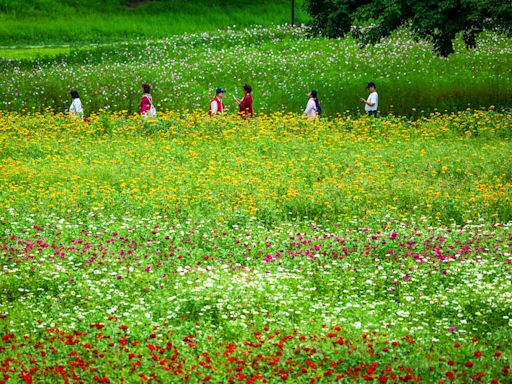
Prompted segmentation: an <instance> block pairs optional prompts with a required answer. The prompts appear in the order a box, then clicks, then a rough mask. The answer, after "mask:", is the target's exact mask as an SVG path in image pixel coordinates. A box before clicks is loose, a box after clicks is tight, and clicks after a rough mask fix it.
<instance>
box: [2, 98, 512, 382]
mask: <svg viewBox="0 0 512 384" xmlns="http://www.w3.org/2000/svg"><path fill="white" fill-rule="evenodd" d="M511 118H512V115H511V114H510V112H500V111H495V110H494V109H493V108H491V109H489V110H465V111H461V112H457V113H452V114H440V113H433V114H431V115H430V116H428V117H425V118H422V119H418V120H409V119H406V118H399V117H391V116H388V117H386V118H380V119H367V118H359V117H357V116H350V115H346V116H343V117H338V118H333V119H320V120H318V121H315V122H312V121H310V120H308V119H304V118H302V117H300V116H298V115H296V114H286V113H275V114H268V115H263V114H262V115H260V116H258V117H256V118H254V119H252V120H250V121H243V120H241V119H240V118H239V117H237V116H236V115H235V116H226V117H225V118H223V119H211V118H209V117H207V116H205V114H204V113H202V114H197V113H190V112H170V113H167V114H164V113H161V114H160V116H159V118H158V120H141V119H140V118H139V117H137V116H126V114H124V113H118V114H115V113H100V114H93V115H92V116H91V118H90V122H89V123H83V122H80V121H76V120H73V119H71V118H69V117H67V116H65V115H62V114H51V113H31V114H26V113H10V112H2V113H0V143H1V145H0V148H1V152H0V255H1V265H2V267H1V268H2V273H1V274H0V287H1V288H0V333H1V338H0V356H1V357H0V359H1V363H0V382H2V383H4V382H6V383H10V382H19V381H24V382H41V383H51V382H55V381H63V382H77V383H80V382H84V383H86V382H104V383H109V382H110V383H122V382H126V383H131V382H134V383H135V382H146V381H151V382H176V381H178V380H179V381H188V382H208V381H210V382H226V383H235V382H246V383H258V382H279V381H285V380H287V381H289V382H299V383H301V382H304V383H305V382H334V381H337V380H339V381H342V380H343V381H349V382H360V381H373V382H389V383H394V382H407V381H424V382H429V383H430V382H446V383H447V382H457V383H462V382H487V383H505V382H509V381H510V378H511V373H510V361H511V359H512V348H511V346H512V338H511V334H512V333H511V332H510V330H511V327H512V320H511V318H510V313H511V312H512V296H511V294H510V292H512V286H511V281H512V279H511V269H510V268H511V264H512V257H511V241H512V236H511V230H510V228H511V225H512V202H511V198H512V173H511V170H510V163H511V160H512V146H511V142H510V140H511V133H512V131H511V126H510V122H511V121H512V119H511Z"/></svg>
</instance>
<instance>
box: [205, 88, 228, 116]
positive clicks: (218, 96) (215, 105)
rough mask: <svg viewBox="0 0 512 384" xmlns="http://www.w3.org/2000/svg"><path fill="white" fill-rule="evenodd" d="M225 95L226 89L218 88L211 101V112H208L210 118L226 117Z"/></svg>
mask: <svg viewBox="0 0 512 384" xmlns="http://www.w3.org/2000/svg"><path fill="white" fill-rule="evenodd" d="M224 93H226V90H225V89H224V88H217V89H216V90H215V96H214V97H213V99H212V100H211V101H210V111H209V112H208V114H209V115H210V116H215V115H221V116H222V115H224V109H225V108H226V106H225V105H224V102H223V101H222V98H223V97H224Z"/></svg>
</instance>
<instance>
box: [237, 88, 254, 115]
mask: <svg viewBox="0 0 512 384" xmlns="http://www.w3.org/2000/svg"><path fill="white" fill-rule="evenodd" d="M235 101H236V103H237V104H238V107H239V109H240V112H239V115H240V116H241V117H242V119H244V120H246V119H247V118H249V117H253V116H254V110H253V108H252V87H251V86H250V85H249V84H245V85H244V98H243V99H241V100H240V99H238V98H236V97H235Z"/></svg>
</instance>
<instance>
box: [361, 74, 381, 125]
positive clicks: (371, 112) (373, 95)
mask: <svg viewBox="0 0 512 384" xmlns="http://www.w3.org/2000/svg"><path fill="white" fill-rule="evenodd" d="M366 89H368V92H370V95H369V96H368V100H365V99H363V98H362V97H361V98H360V100H361V102H362V103H364V104H365V105H364V110H365V111H366V113H367V114H368V116H374V117H377V108H378V107H379V94H378V93H377V86H376V85H375V83H374V82H373V81H370V82H369V83H368V85H367V86H366Z"/></svg>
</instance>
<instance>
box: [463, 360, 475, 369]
mask: <svg viewBox="0 0 512 384" xmlns="http://www.w3.org/2000/svg"><path fill="white" fill-rule="evenodd" d="M464 366H465V367H468V368H471V367H472V366H473V363H472V362H471V361H467V362H466V364H464Z"/></svg>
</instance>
